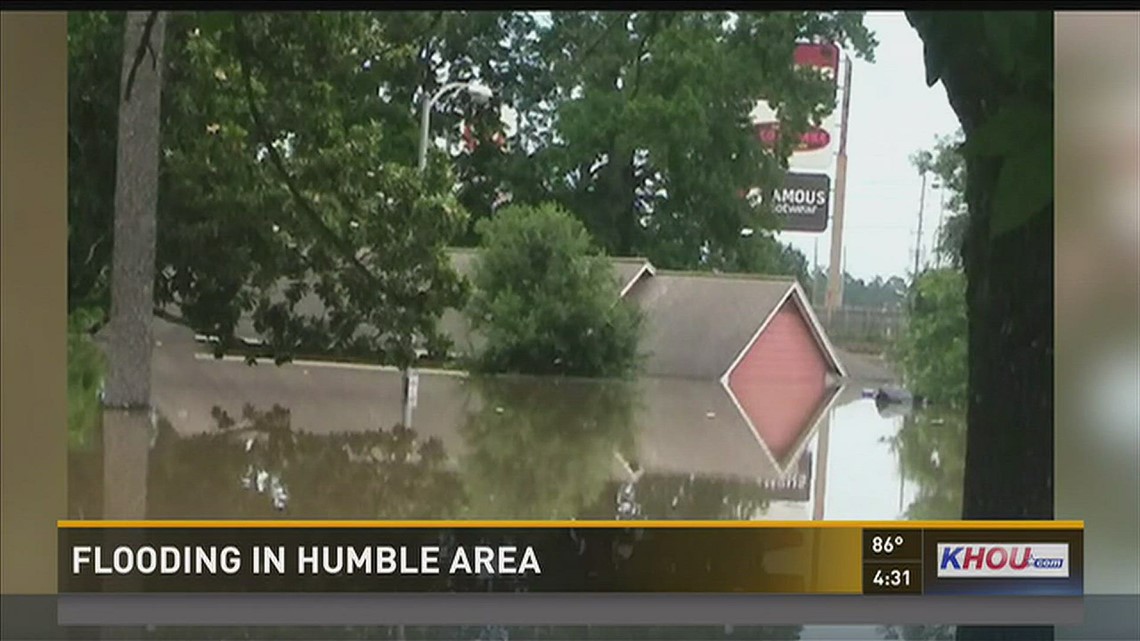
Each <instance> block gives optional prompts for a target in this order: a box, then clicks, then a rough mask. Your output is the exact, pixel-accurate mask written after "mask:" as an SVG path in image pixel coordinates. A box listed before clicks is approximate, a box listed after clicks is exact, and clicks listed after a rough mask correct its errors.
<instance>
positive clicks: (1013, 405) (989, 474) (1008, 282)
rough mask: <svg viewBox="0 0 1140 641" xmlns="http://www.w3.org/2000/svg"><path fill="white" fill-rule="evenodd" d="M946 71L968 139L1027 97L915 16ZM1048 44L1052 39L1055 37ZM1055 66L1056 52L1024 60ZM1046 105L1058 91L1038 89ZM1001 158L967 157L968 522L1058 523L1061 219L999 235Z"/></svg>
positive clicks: (970, 631)
mask: <svg viewBox="0 0 1140 641" xmlns="http://www.w3.org/2000/svg"><path fill="white" fill-rule="evenodd" d="M910 17H911V22H912V24H915V25H916V27H917V28H918V30H919V33H920V35H921V36H922V38H923V40H924V42H925V44H926V56H927V59H928V62H929V60H930V59H931V58H932V57H934V58H936V59H937V60H939V61H940V62H942V65H941V73H940V77H939V79H940V80H941V81H942V84H943V85H944V86H945V88H946V94H947V97H948V98H949V100H950V104H951V106H952V107H953V108H954V111H955V112H956V113H957V115H958V118H959V120H960V121H961V123H962V129H963V131H964V133H965V134H966V140H967V142H969V141H970V140H971V136H972V135H973V134H974V133H975V132H977V131H978V129H979V127H981V126H982V125H984V124H985V123H986V122H987V120H988V119H989V118H991V117H992V116H993V114H995V113H996V112H998V110H999V109H1001V107H1002V106H1003V105H1004V103H1006V102H1009V101H1011V100H1012V101H1016V100H1018V99H1019V98H1020V97H1019V96H1018V95H1016V94H1015V93H1014V86H1013V85H1011V84H1010V83H1009V82H1008V81H1007V80H1006V79H1002V78H1001V77H1000V76H997V75H995V72H994V71H993V69H994V68H995V66H996V61H995V60H991V59H989V58H988V52H987V51H986V48H985V47H984V46H982V47H968V48H967V47H963V48H957V47H958V45H959V44H960V43H963V42H974V40H973V39H972V38H974V36H973V35H972V34H969V33H955V32H954V31H955V29H958V28H959V25H963V24H967V23H966V22H965V21H961V22H951V21H950V20H952V19H946V18H945V17H944V16H935V17H934V18H932V19H928V18H930V17H929V16H923V15H916V14H911V16H910ZM1049 42H1050V43H1051V42H1052V40H1051V39H1049ZM1022 53H1025V54H1027V55H1032V56H1036V57H1039V59H1050V60H1051V59H1052V57H1053V52H1052V50H1051V49H1050V50H1047V51H1035V52H1022ZM1034 93H1035V94H1037V95H1045V96H1048V97H1049V100H1050V102H1049V106H1050V107H1051V105H1052V102H1051V91H1041V92H1034ZM1000 169H1001V165H1000V160H996V159H992V158H981V157H976V156H972V155H971V156H968V157H967V159H966V175H967V184H966V200H967V204H968V206H969V219H968V220H969V222H968V225H969V227H968V230H967V232H966V243H965V251H964V252H963V253H964V267H965V270H966V277H967V283H968V285H967V294H966V297H967V314H968V317H969V387H968V389H969V399H968V402H967V420H968V428H967V437H966V469H965V487H964V488H963V490H964V493H963V505H962V516H963V518H965V519H1052V518H1053V212H1052V206H1051V205H1050V206H1049V210H1048V211H1042V212H1038V213H1037V214H1036V215H1034V216H1033V217H1032V218H1031V219H1030V220H1029V222H1028V223H1027V224H1024V225H1022V226H1020V227H1018V228H1016V229H1014V230H1013V231H1010V232H1008V233H1006V234H1004V235H1002V236H1000V237H997V238H994V237H993V236H992V235H991V224H992V220H993V215H994V211H993V206H992V205H993V197H994V194H995V192H996V190H997V184H998V175H999V171H1000ZM957 636H958V638H959V639H986V640H989V641H993V640H998V639H1034V640H1037V641H1046V640H1048V639H1052V638H1053V628H1052V627H1047V626H1043V627H1031V626H1022V627H963V628H959V629H958V632H957Z"/></svg>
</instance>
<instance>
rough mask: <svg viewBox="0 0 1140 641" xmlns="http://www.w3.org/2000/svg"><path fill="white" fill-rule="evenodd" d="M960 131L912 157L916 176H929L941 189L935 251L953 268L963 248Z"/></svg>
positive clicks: (964, 219)
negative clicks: (937, 182) (925, 174)
mask: <svg viewBox="0 0 1140 641" xmlns="http://www.w3.org/2000/svg"><path fill="white" fill-rule="evenodd" d="M963 140H964V134H963V133H962V130H960V129H959V130H958V131H957V132H955V133H953V134H951V135H948V136H939V137H938V139H937V140H936V141H935V143H934V146H933V148H932V149H924V150H922V151H920V152H918V153H916V154H914V155H913V156H912V157H911V164H912V165H914V167H915V169H917V170H918V171H919V173H920V174H921V173H923V171H926V172H929V173H930V174H932V175H933V176H934V177H935V178H936V179H937V180H938V181H939V184H940V186H941V189H942V193H941V202H940V203H939V207H940V209H941V210H942V212H941V213H942V215H943V216H944V217H943V218H942V224H941V226H940V227H939V228H938V232H937V237H936V239H935V252H937V254H938V256H939V258H940V259H941V260H943V261H945V262H946V263H948V264H949V265H950V266H952V267H961V265H962V249H963V244H964V243H965V241H966V225H967V221H968V219H967V216H968V213H967V209H966V159H965V157H964V156H963V155H962V145H963Z"/></svg>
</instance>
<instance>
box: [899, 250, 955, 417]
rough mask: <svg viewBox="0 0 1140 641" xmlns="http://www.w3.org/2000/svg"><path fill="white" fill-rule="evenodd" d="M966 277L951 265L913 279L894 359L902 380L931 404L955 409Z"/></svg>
mask: <svg viewBox="0 0 1140 641" xmlns="http://www.w3.org/2000/svg"><path fill="white" fill-rule="evenodd" d="M966 330H967V327H966V279H965V276H964V275H963V274H962V272H960V271H958V270H956V269H936V270H930V271H927V272H925V273H923V274H922V275H920V276H919V277H918V280H917V282H916V283H915V286H914V288H913V290H912V291H911V300H910V307H909V314H908V319H907V324H906V327H905V329H904V331H903V334H902V336H901V338H900V341H899V345H898V360H899V364H900V365H901V367H902V369H903V373H904V375H905V378H906V380H907V384H908V385H909V386H910V387H911V389H912V390H913V391H914V392H915V393H916V394H920V395H922V396H924V397H926V398H927V399H928V400H930V401H931V402H934V403H940V404H946V405H949V406H954V407H961V406H963V405H964V404H965V401H966V382H967V375H966V354H967V350H966V348H967V339H968V335H967V331H966Z"/></svg>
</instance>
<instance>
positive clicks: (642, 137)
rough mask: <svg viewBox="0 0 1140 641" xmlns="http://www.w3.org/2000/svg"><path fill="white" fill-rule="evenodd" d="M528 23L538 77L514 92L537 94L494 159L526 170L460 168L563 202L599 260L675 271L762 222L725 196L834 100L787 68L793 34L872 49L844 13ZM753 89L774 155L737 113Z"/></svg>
mask: <svg viewBox="0 0 1140 641" xmlns="http://www.w3.org/2000/svg"><path fill="white" fill-rule="evenodd" d="M533 26H534V36H533V37H531V38H528V39H524V42H526V43H529V44H530V46H531V47H532V48H533V51H534V52H535V53H534V54H533V55H534V58H535V59H537V60H539V61H540V63H538V64H532V65H530V67H529V68H535V67H536V66H537V67H539V68H542V69H544V70H545V72H546V74H547V75H546V78H545V82H537V83H533V86H528V87H523V88H521V91H528V90H529V91H532V92H533V91H534V90H536V89H537V90H539V91H542V92H545V93H544V94H543V95H541V96H536V97H534V98H531V99H529V100H528V101H524V103H523V105H524V108H523V109H522V110H521V113H520V123H521V124H520V126H519V132H518V134H517V136H516V139H517V140H516V143H515V144H514V145H513V147H511V149H510V150H509V152H508V154H506V155H507V156H508V157H509V158H507V159H503V158H496V165H495V167H499V168H501V167H505V166H510V167H513V168H515V169H516V170H517V169H519V167H520V163H522V160H521V159H522V158H525V165H526V167H525V169H522V170H520V171H496V170H494V169H493V168H490V167H489V168H487V169H485V170H483V171H481V172H480V170H479V168H478V166H477V165H476V164H475V163H476V161H475V159H472V165H471V167H470V169H469V171H470V172H471V173H472V174H475V173H481V174H482V175H483V176H485V177H486V180H487V181H489V182H490V183H491V184H494V185H495V186H496V191H497V192H503V191H506V192H510V193H511V194H512V195H513V196H514V198H515V202H527V203H536V202H540V201H545V200H554V201H556V202H559V203H561V204H562V205H563V206H564V207H566V208H567V209H568V210H569V211H572V212H574V213H575V214H576V215H577V216H578V217H579V218H580V219H581V220H582V221H583V222H584V223H585V224H586V226H587V228H588V229H589V231H590V232H591V233H592V234H593V235H594V236H595V238H597V239H598V242H599V243H600V245H601V246H602V247H603V248H604V249H605V250H606V251H607V252H609V253H611V254H618V255H634V254H638V255H645V256H648V257H649V258H650V259H651V260H652V261H653V262H654V263H655V264H658V265H661V266H662V267H677V268H691V267H696V266H698V265H699V264H700V262H701V260H702V251H703V249H704V248H706V247H711V249H713V250H714V251H719V250H729V249H732V248H735V247H737V246H738V245H739V244H740V243H741V242H742V241H741V235H740V231H741V229H742V228H745V227H750V228H772V227H774V225H775V223H774V220H773V219H772V218H771V217H770V216H764V215H763V214H762V212H761V211H758V210H756V209H754V208H753V207H752V206H751V205H749V203H748V202H747V201H745V200H744V199H741V198H739V197H738V196H737V194H738V193H741V192H742V191H746V190H748V189H751V188H753V187H761V188H764V187H766V186H769V185H772V184H774V183H773V181H774V180H775V179H776V178H777V177H778V176H779V175H780V172H782V171H783V167H784V166H786V158H787V155H788V154H789V153H790V150H791V146H790V144H791V140H792V139H793V137H794V136H798V135H799V133H800V132H802V131H803V130H805V129H806V128H807V126H808V124H809V122H811V121H812V120H817V119H819V118H821V117H822V116H824V115H825V114H826V113H828V112H830V111H831V110H833V109H834V107H835V100H834V95H829V94H828V88H827V85H826V84H825V83H823V82H821V81H820V80H819V79H818V78H813V77H811V76H810V75H809V74H805V73H802V72H797V71H796V69H795V68H794V67H793V65H792V57H793V48H794V46H795V43H796V41H797V40H810V39H817V38H818V39H828V40H833V41H836V42H838V43H840V44H845V45H850V46H851V47H852V48H853V49H854V50H855V52H856V53H857V54H861V55H867V56H869V55H870V54H871V51H872V49H873V47H874V44H875V43H874V39H873V37H872V36H871V34H869V33H868V32H867V30H866V29H865V28H864V27H863V25H862V14H860V13H854V12H829V13H818V12H763V13H760V12H757V13H752V12H743V13H736V12H667V13H662V12H591V11H574V12H554V13H552V14H551V16H550V19H549V20H548V21H546V22H545V23H541V24H540V23H534V24H533ZM532 95H533V94H532ZM761 96H764V97H767V98H769V99H770V101H771V102H773V103H774V104H776V105H777V106H778V107H779V109H780V112H781V118H782V119H783V120H785V121H786V127H785V128H784V131H785V133H786V136H785V137H784V140H782V144H781V145H780V146H779V148H778V150H777V151H776V152H775V153H773V152H769V151H766V150H765V149H764V148H763V147H762V146H761V145H759V144H758V143H757V140H756V134H755V131H754V129H753V127H752V123H751V122H750V120H749V114H750V112H751V111H752V109H753V107H754V106H755V104H756V101H757V99H758V98H759V97H761ZM528 105H532V107H531V108H529V109H527V108H526V107H527V106H528ZM502 155H503V154H496V156H502ZM469 205H470V206H471V208H472V211H473V212H475V213H476V215H486V214H487V213H488V212H489V211H490V204H489V203H487V202H484V203H482V204H480V203H474V202H472V203H469Z"/></svg>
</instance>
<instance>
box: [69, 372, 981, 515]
mask: <svg viewBox="0 0 1140 641" xmlns="http://www.w3.org/2000/svg"><path fill="white" fill-rule="evenodd" d="M205 365H207V366H213V367H245V366H242V365H237V364H231V363H225V364H214V363H206V364H205ZM424 378H425V379H426V380H425V383H424V390H425V391H424V392H421V394H422V397H421V401H420V403H421V407H420V408H419V409H418V410H417V411H418V412H419V415H418V416H417V423H416V425H417V427H416V429H406V428H403V427H401V426H399V425H395V426H391V425H374V426H373V427H372V428H371V429H360V427H359V425H358V424H357V425H352V426H351V427H350V428H349V429H345V428H341V427H340V426H338V425H336V424H329V423H314V422H313V417H314V416H315V412H314V408H313V407H312V405H313V403H312V402H307V404H306V405H307V406H306V407H302V408H300V410H301V411H297V409H298V405H299V404H293V405H292V406H290V405H289V404H287V403H284V402H276V403H273V404H272V405H268V406H257V405H254V404H250V403H241V404H238V403H236V402H234V400H233V399H234V396H237V397H240V390H237V394H234V395H231V396H230V397H227V398H224V399H222V401H223V402H222V403H212V402H211V399H209V398H202V399H200V401H198V405H199V406H192V404H191V403H189V402H188V401H187V398H188V397H187V396H186V395H184V396H183V397H181V398H179V399H178V401H179V403H178V406H176V407H160V410H162V411H161V412H160V414H159V415H158V417H157V419H156V421H155V423H156V428H155V429H156V430H157V433H154V432H155V429H151V428H150V427H149V426H150V419H149V417H148V418H147V419H146V420H143V419H141V418H140V419H137V420H136V421H135V423H137V424H135V423H132V422H131V420H130V419H129V418H128V417H117V418H116V417H112V416H111V415H108V416H106V417H105V418H104V424H105V425H104V428H103V432H104V433H103V435H102V438H101V439H95V442H96V443H101V444H102V445H101V446H93V447H90V448H88V449H86V450H78V451H75V452H73V453H72V456H71V479H72V482H71V483H70V486H71V490H70V497H71V500H70V511H71V516H72V517H74V518H101V517H102V518H141V517H144V516H145V517H146V518H160V519H161V518H279V517H285V516H287V517H291V518H377V519H442V518H482V519H498V518H519V519H559V518H561V519H566V518H571V519H573V518H577V519H615V518H622V519H661V518H664V519H795V520H799V519H819V518H828V519H852V518H856V519H857V518H862V519H900V518H901V519H942V518H957V517H958V516H959V514H960V509H961V485H962V461H963V454H964V444H965V425H964V420H963V419H962V417H961V416H959V415H954V414H949V413H946V412H940V411H934V410H923V411H919V412H915V413H904V414H899V413H894V412H890V411H880V409H879V408H876V406H875V404H874V401H872V400H870V399H865V398H862V395H861V394H860V387H859V386H858V385H849V386H848V387H846V388H844V389H843V390H836V391H834V392H833V394H832V395H830V396H829V397H827V398H826V399H825V400H824V401H821V403H820V407H816V408H814V409H815V410H816V411H814V412H809V413H807V414H808V415H810V416H811V418H810V420H809V421H808V422H807V423H805V424H804V425H803V426H802V430H803V434H802V435H801V436H800V437H799V440H800V443H799V445H798V449H797V450H796V452H795V453H794V455H792V456H790V457H789V460H787V461H783V462H781V461H776V460H774V459H773V457H772V455H771V453H770V452H769V450H768V449H767V448H766V447H764V442H763V437H764V426H763V425H755V424H750V423H749V422H748V421H746V420H742V419H741V418H740V415H739V413H733V411H732V407H733V406H732V402H731V399H730V398H728V397H727V396H726V395H725V394H724V392H723V389H722V388H720V387H719V386H718V385H715V384H705V383H697V382H689V381H639V382H609V381H606V382H601V381H572V380H549V379H535V378H499V379H465V378H460V377H455V376H442V375H441V376H438V377H436V378H438V379H439V380H435V381H431V379H432V377H431V376H430V375H424ZM344 400H345V399H325V400H323V401H320V402H323V403H326V404H328V405H329V406H330V407H332V406H340V407H337V408H334V409H332V410H330V414H331V415H333V416H334V417H336V416H341V417H343V416H345V411H346V410H345V409H344V408H343V405H344ZM432 404H434V407H433V405H432ZM429 408H431V409H430V410H429ZM432 410H434V411H432ZM298 415H303V416H305V417H306V418H307V421H306V422H305V423H300V422H299V421H298V418H297V417H298ZM196 417H208V420H197V419H196ZM112 419H114V420H112ZM361 420H363V419H361ZM132 436H133V437H132ZM144 479H145V480H144Z"/></svg>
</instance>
